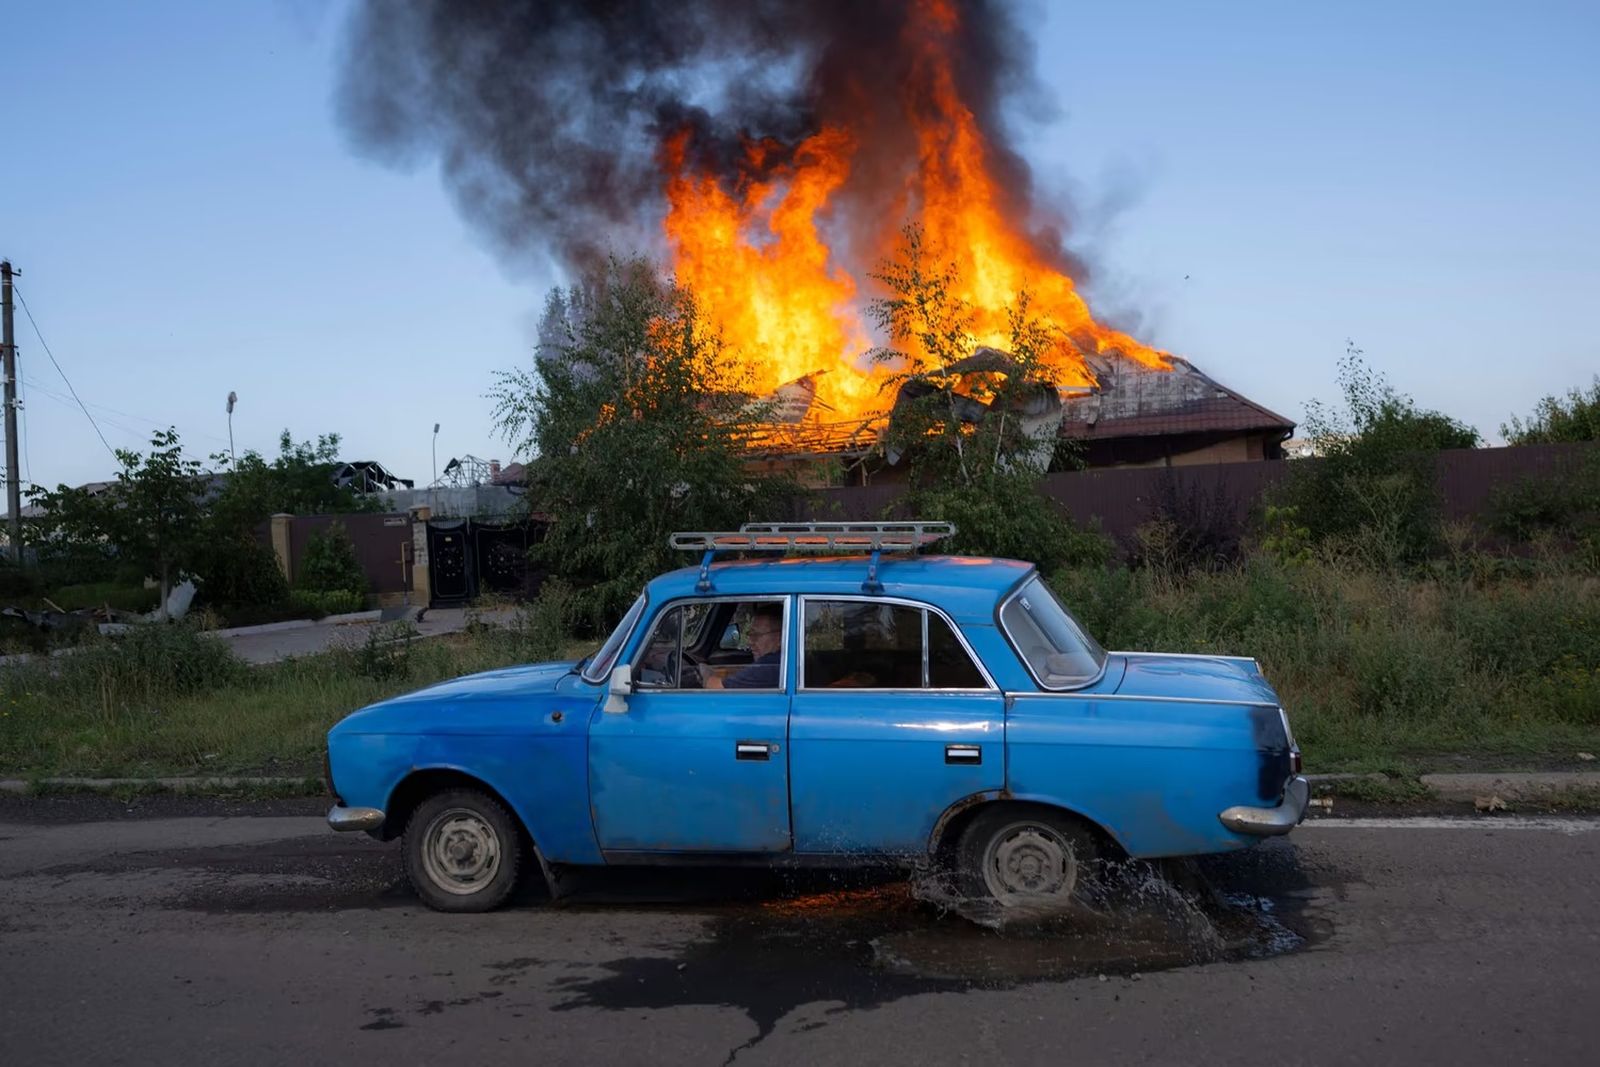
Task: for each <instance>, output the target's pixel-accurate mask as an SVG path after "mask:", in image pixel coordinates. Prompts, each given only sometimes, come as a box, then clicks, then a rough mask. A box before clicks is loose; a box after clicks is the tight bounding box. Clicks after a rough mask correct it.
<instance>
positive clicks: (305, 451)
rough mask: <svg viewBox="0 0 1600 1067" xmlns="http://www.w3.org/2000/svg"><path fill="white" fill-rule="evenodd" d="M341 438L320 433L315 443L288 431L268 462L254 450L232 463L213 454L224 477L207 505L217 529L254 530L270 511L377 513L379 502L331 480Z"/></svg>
mask: <svg viewBox="0 0 1600 1067" xmlns="http://www.w3.org/2000/svg"><path fill="white" fill-rule="evenodd" d="M339 444H340V438H339V435H338V434H336V433H328V434H320V435H318V437H317V439H316V441H314V442H313V441H299V442H297V441H295V439H294V438H293V436H291V435H290V433H289V431H288V430H284V431H283V433H282V434H281V435H280V436H279V437H278V455H277V457H276V458H274V459H272V460H271V461H268V460H267V459H266V458H265V457H264V456H262V455H261V453H259V452H256V451H255V450H253V449H252V450H250V451H247V452H245V454H244V455H242V456H240V457H239V460H238V462H237V463H233V462H232V461H231V460H230V459H229V457H228V456H227V454H226V453H219V454H217V455H215V456H212V457H211V459H212V462H213V463H214V464H216V466H217V468H218V469H219V470H220V469H227V470H228V476H227V478H226V479H224V481H223V483H222V487H221V490H220V491H219V492H218V494H217V497H216V499H215V500H213V501H212V503H211V508H210V512H211V517H212V519H213V521H214V522H215V523H217V524H218V526H219V528H225V529H227V530H229V531H238V530H240V529H244V530H254V529H255V527H256V526H257V525H259V524H260V523H262V522H264V521H266V519H267V518H268V517H269V516H271V515H275V514H279V513H287V514H290V515H347V514H351V513H354V512H368V511H377V510H378V508H379V506H380V505H379V503H378V502H377V501H376V500H374V499H373V498H372V497H370V496H364V495H362V494H361V493H357V492H356V491H355V490H353V489H351V488H349V487H348V486H340V485H335V484H334V483H333V471H334V468H335V467H336V466H338V464H339Z"/></svg>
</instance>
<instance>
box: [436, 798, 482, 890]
mask: <svg viewBox="0 0 1600 1067" xmlns="http://www.w3.org/2000/svg"><path fill="white" fill-rule="evenodd" d="M422 866H423V869H424V870H426V871H427V873H428V880H429V881H431V882H432V883H433V884H434V885H436V886H438V887H439V888H440V889H442V890H444V891H445V892H446V893H455V894H457V895H460V896H465V895H467V894H470V893H476V892H478V891H479V890H481V889H482V888H483V887H484V886H486V885H488V884H489V883H490V882H491V881H493V880H494V876H495V874H496V873H497V872H498V871H499V870H500V837H499V835H498V834H496V833H495V832H494V827H492V826H490V825H489V824H488V823H487V822H485V821H484V820H483V819H482V818H481V817H480V816H479V815H478V814H477V813H475V812H473V811H470V810H468V809H466V808H450V809H449V810H447V811H443V812H440V813H439V814H438V815H436V816H434V818H433V821H432V822H430V823H429V824H428V828H427V829H426V830H424V831H423V834H422Z"/></svg>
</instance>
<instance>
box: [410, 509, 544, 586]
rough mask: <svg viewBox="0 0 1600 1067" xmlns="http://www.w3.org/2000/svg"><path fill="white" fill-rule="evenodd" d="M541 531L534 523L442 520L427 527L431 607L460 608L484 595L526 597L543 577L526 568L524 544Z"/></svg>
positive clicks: (526, 547)
mask: <svg viewBox="0 0 1600 1067" xmlns="http://www.w3.org/2000/svg"><path fill="white" fill-rule="evenodd" d="M542 532H543V527H542V525H540V524H538V523H507V522H481V521H478V520H475V519H441V520H437V521H431V522H429V523H428V556H429V566H430V569H429V576H430V579H431V581H432V584H433V589H432V590H431V595H430V601H429V602H430V603H432V604H436V605H447V604H461V603H465V602H466V601H468V600H471V599H473V598H474V597H477V596H479V595H481V594H483V593H498V594H500V595H502V596H510V597H516V598H518V599H526V598H529V597H532V596H534V595H535V594H536V593H537V592H538V590H539V585H540V579H541V578H542V577H543V576H542V575H541V574H539V573H537V572H535V571H533V570H532V569H531V568H530V567H529V565H528V546H529V545H531V544H533V543H534V542H535V541H536V540H538V538H539V535H540V534H541V533H542Z"/></svg>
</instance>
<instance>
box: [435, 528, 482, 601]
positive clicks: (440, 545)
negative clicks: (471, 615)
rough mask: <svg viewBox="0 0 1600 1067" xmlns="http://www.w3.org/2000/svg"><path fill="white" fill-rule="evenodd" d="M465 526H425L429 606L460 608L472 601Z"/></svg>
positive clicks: (469, 556)
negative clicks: (462, 604) (429, 584)
mask: <svg viewBox="0 0 1600 1067" xmlns="http://www.w3.org/2000/svg"><path fill="white" fill-rule="evenodd" d="M467 527H468V523H467V520H465V519H458V520H456V521H454V522H448V521H447V522H430V523H428V580H429V582H430V583H431V585H432V589H430V590H429V603H431V604H459V603H463V602H465V601H467V600H471V599H472V595H473V594H472V571H471V568H470V566H469V565H468V564H469V561H470V559H471V555H470V554H469V553H468V551H467V538H468V529H467Z"/></svg>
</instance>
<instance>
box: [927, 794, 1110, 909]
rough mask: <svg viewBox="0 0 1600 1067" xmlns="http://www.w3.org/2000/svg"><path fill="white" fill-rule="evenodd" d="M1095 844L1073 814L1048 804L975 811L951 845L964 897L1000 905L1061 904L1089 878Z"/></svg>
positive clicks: (1096, 851) (1080, 890) (1096, 850)
mask: <svg viewBox="0 0 1600 1067" xmlns="http://www.w3.org/2000/svg"><path fill="white" fill-rule="evenodd" d="M1099 851H1100V850H1099V848H1098V844H1097V842H1096V840H1095V837H1094V834H1093V833H1092V832H1090V830H1089V829H1088V828H1087V827H1086V826H1085V825H1084V824H1083V823H1081V822H1079V821H1078V820H1077V819H1074V818H1073V817H1072V816H1070V815H1067V814H1065V813H1062V812H1058V811H1053V810H1051V809H1049V808H1035V807H1026V806H1017V805H1000V806H996V807H994V808H990V809H989V810H986V811H981V812H979V813H978V815H977V816H976V817H975V818H974V819H973V820H972V822H971V823H970V824H968V826H967V828H966V830H965V832H963V833H962V835H961V840H960V842H959V843H958V844H957V847H956V875H957V878H958V879H959V882H960V885H961V889H962V892H963V893H964V894H965V895H967V896H968V897H975V898H984V897H987V898H989V899H991V900H994V901H995V902H997V903H999V904H1000V905H1002V906H1005V907H1015V906H1037V905H1046V906H1049V905H1062V904H1066V903H1067V902H1068V901H1070V900H1072V899H1073V898H1074V897H1075V896H1081V895H1082V894H1083V892H1084V891H1085V890H1086V889H1087V888H1088V886H1089V884H1090V882H1091V881H1092V879H1093V875H1094V870H1095V867H1096V861H1097V859H1098V857H1099Z"/></svg>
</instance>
